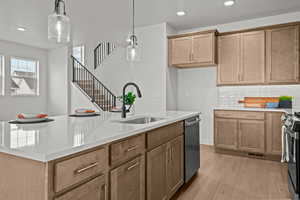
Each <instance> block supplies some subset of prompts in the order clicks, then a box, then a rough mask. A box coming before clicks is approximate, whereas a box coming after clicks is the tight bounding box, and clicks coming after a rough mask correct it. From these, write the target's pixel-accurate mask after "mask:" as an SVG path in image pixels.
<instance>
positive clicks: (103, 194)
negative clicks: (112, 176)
mask: <svg viewBox="0 0 300 200" xmlns="http://www.w3.org/2000/svg"><path fill="white" fill-rule="evenodd" d="M106 182H107V181H106V178H105V176H100V177H97V178H95V179H93V180H91V181H90V182H88V183H85V184H84V185H81V186H79V187H77V188H75V189H74V190H71V191H70V192H67V193H66V194H64V195H62V196H60V197H57V198H55V200H88V199H90V200H92V199H95V200H96V199H97V200H107V183H106Z"/></svg>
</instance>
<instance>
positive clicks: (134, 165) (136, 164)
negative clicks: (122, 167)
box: [127, 162, 140, 171]
mask: <svg viewBox="0 0 300 200" xmlns="http://www.w3.org/2000/svg"><path fill="white" fill-rule="evenodd" d="M139 165H140V163H139V162H137V163H135V164H133V165H132V166H130V167H128V168H127V171H129V170H132V169H133V168H135V167H137V166H139Z"/></svg>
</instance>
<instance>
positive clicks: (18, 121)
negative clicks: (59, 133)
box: [8, 118, 54, 124]
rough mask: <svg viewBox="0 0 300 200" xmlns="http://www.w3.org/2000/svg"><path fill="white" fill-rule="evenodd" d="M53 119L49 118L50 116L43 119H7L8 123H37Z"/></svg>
mask: <svg viewBox="0 0 300 200" xmlns="http://www.w3.org/2000/svg"><path fill="white" fill-rule="evenodd" d="M53 121H54V119H50V118H45V119H40V120H27V121H24V120H21V121H20V120H12V121H9V122H8V123H10V124H38V123H47V122H53Z"/></svg>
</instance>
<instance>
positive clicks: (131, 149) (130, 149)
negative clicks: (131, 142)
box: [126, 146, 138, 152]
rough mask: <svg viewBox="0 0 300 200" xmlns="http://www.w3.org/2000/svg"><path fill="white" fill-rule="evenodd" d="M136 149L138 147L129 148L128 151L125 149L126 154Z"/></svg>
mask: <svg viewBox="0 0 300 200" xmlns="http://www.w3.org/2000/svg"><path fill="white" fill-rule="evenodd" d="M137 148H138V146H133V147H130V148H128V149H126V152H130V151H134V150H136V149H137Z"/></svg>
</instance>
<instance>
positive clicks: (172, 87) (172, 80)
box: [166, 24, 178, 110]
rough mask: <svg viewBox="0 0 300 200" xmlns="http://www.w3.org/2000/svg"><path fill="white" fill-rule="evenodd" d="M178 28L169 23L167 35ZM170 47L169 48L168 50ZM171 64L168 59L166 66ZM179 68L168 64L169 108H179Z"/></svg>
mask: <svg viewBox="0 0 300 200" xmlns="http://www.w3.org/2000/svg"><path fill="white" fill-rule="evenodd" d="M175 33H176V30H175V29H174V28H173V27H172V26H170V25H169V24H167V35H171V34H175ZM168 50H169V49H167V51H168ZM168 65H169V62H168V60H166V66H168ZM177 71H178V70H177V68H175V67H172V66H168V67H167V70H166V81H167V85H166V86H167V93H166V95H167V99H166V100H167V110H177V87H178V84H177V82H178V81H177Z"/></svg>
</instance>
